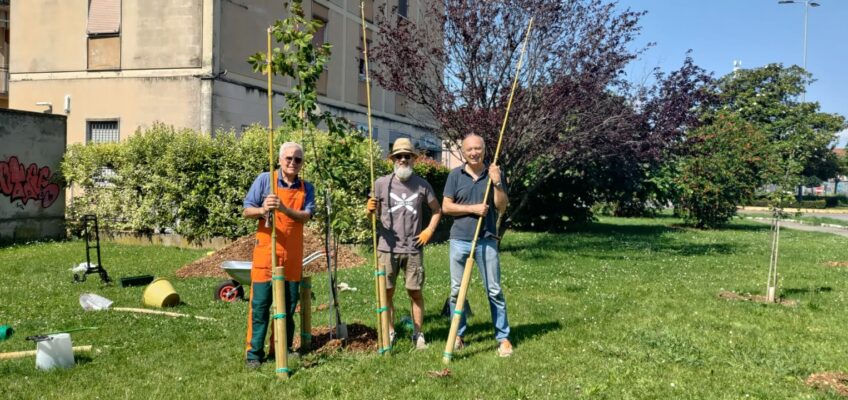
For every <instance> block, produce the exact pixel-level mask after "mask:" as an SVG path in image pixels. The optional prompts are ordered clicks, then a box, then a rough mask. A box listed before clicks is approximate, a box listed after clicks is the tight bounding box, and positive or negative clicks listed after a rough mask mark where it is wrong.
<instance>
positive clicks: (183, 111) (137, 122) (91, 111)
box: [10, 76, 208, 143]
mask: <svg viewBox="0 0 848 400" xmlns="http://www.w3.org/2000/svg"><path fill="white" fill-rule="evenodd" d="M13 85H14V86H13V92H12V93H13V96H11V98H10V101H11V105H12V108H17V109H21V108H24V109H25V108H29V109H37V110H45V109H46V107H43V106H35V103H36V102H50V103H52V104H53V113H54V114H64V109H63V107H64V104H63V103H64V98H65V95H70V96H71V109H70V112H69V113H67V114H66V115H67V118H68V122H67V123H68V143H84V142H85V137H86V122H87V121H88V120H90V119H118V121H119V127H120V136H121V139H122V140H123V139H125V138H127V137H129V136H130V135H132V134H133V133H135V131H136V129H137V128H138V127H148V126H151V125H152V124H153V122H155V121H161V122H165V123H167V124H169V125H174V126H176V127H179V128H191V129H195V130H199V129H201V116H203V115H204V113H203V110H202V104H203V102H202V101H201V100H202V90H201V89H202V81H201V80H200V79H197V78H193V77H191V76H175V77H170V78H97V79H95V78H89V79H67V80H57V79H51V80H32V81H19V82H13ZM205 115H208V114H205Z"/></svg>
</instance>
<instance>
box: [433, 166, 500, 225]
mask: <svg viewBox="0 0 848 400" xmlns="http://www.w3.org/2000/svg"><path fill="white" fill-rule="evenodd" d="M501 178H503V173H501ZM488 181H489V166H488V165H486V167H485V168H483V172H482V173H481V174H480V176H479V177H478V178H477V180H476V181H475V180H474V178H472V177H471V175H469V174H468V172H465V164H463V165H462V166H459V167H456V168H454V169H453V170H451V172H450V174H448V179H447V182H445V191H444V195H445V197H448V198H450V199H452V200H453V202H454V203H456V204H480V203H482V202H483V195H484V194H486V183H487V182H488ZM503 188H504V190H506V183H504V185H503ZM494 193H495V188H494V187H492V188H491V189H490V190H489V201H488V204H489V212H488V213H486V218H484V220H483V226H481V227H480V237H481V238H487V237H497V228H496V225H497V220H498V217H497V209H496V208H495V201H494ZM478 218H479V217H478V216H477V215H474V214H467V215H463V216H458V217H454V218H453V225H452V226H451V232H450V238H451V239H456V240H465V241H469V242H470V241H472V240H474V230H475V229H477V219H478Z"/></svg>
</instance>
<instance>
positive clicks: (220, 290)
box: [215, 251, 324, 302]
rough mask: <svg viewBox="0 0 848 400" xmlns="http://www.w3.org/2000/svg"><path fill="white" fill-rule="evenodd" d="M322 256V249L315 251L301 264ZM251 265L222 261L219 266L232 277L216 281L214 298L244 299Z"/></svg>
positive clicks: (250, 263)
mask: <svg viewBox="0 0 848 400" xmlns="http://www.w3.org/2000/svg"><path fill="white" fill-rule="evenodd" d="M323 256H324V252H323V251H316V252H314V253H312V254H310V255H308V256H306V257H304V258H303V266H304V267H305V266H307V265H308V264H310V263H312V262H313V261H315V260H318V259H320V258H321V257H323ZM252 265H253V263H252V262H250V261H224V262H222V263H221V268H222V269H223V270H224V272H226V273H227V275H229V276H230V277H231V278H232V279H227V280H224V281H221V282H220V283H218V286H217V287H216V288H215V300H221V301H226V302H234V301H236V300H244V287H245V286H250V268H251V266H252Z"/></svg>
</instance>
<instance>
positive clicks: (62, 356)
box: [35, 333, 74, 371]
mask: <svg viewBox="0 0 848 400" xmlns="http://www.w3.org/2000/svg"><path fill="white" fill-rule="evenodd" d="M49 338H50V339H48V340H42V341H40V342H38V343H37V344H36V350H35V367H36V368H38V369H40V370H44V371H47V370H50V369H53V368H56V367H62V368H70V367H73V366H74V349H73V346H72V345H71V335H70V334H69V333H58V334H55V335H50V336H49Z"/></svg>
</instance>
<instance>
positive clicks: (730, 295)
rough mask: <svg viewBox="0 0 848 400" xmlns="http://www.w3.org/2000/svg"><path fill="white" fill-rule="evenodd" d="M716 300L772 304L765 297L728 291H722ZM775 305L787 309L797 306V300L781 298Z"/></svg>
mask: <svg viewBox="0 0 848 400" xmlns="http://www.w3.org/2000/svg"><path fill="white" fill-rule="evenodd" d="M718 298H720V299H725V300H732V301H753V302H755V303H764V304H772V303H771V302H770V301H768V298H767V297H766V296H760V295H753V294H750V293H745V294H739V293H736V292H730V291H727V290H723V291H721V292H719V293H718ZM775 303H777V304H780V305H783V306H787V307H793V306H796V305H798V300H791V299H785V298H783V297H781V298H779V299H777V301H775Z"/></svg>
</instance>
